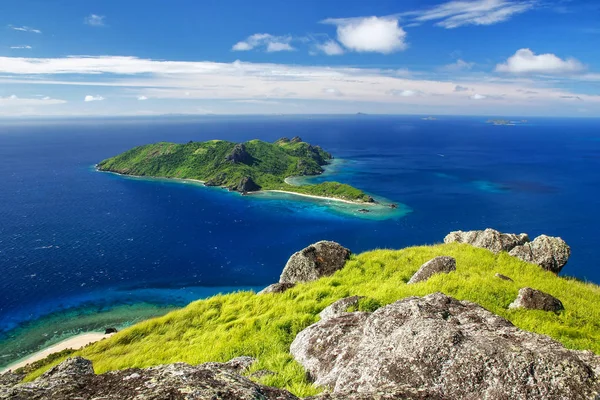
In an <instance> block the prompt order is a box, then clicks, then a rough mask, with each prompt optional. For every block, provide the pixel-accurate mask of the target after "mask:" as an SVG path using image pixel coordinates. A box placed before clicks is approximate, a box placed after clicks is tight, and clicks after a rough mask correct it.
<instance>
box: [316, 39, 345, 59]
mask: <svg viewBox="0 0 600 400" xmlns="http://www.w3.org/2000/svg"><path fill="white" fill-rule="evenodd" d="M316 48H317V49H318V50H319V51H320V52H322V53H325V54H327V55H328V56H339V55H342V54H344V49H343V48H342V46H340V45H339V43H338V42H336V41H335V40H328V41H326V42H324V43H318V44H317V45H316Z"/></svg>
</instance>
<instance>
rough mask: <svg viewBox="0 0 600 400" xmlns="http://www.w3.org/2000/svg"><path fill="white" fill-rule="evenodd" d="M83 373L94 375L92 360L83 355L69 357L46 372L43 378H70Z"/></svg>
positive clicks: (41, 377)
mask: <svg viewBox="0 0 600 400" xmlns="http://www.w3.org/2000/svg"><path fill="white" fill-rule="evenodd" d="M82 375H94V368H93V367H92V362H91V361H90V360H86V359H85V358H83V357H73V358H67V359H66V360H65V361H63V362H62V363H60V364H58V365H57V366H55V367H53V368H51V369H49V370H48V371H46V372H44V373H43V374H42V375H41V376H40V379H41V380H50V379H52V380H56V379H70V378H72V377H79V376H82Z"/></svg>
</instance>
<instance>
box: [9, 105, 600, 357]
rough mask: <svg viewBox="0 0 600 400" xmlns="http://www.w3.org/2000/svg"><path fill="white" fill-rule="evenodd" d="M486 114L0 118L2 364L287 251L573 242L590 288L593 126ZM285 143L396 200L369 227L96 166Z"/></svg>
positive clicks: (241, 283)
mask: <svg viewBox="0 0 600 400" xmlns="http://www.w3.org/2000/svg"><path fill="white" fill-rule="evenodd" d="M486 120H487V118H466V117H461V118H443V117H439V118H438V120H436V121H423V120H421V118H420V117H384V116H382V117H374V116H360V117H354V116H347V117H311V118H304V117H293V118H292V117H252V118H250V117H244V118H241V117H239V118H234V117H228V118H223V117H205V118H198V119H181V118H172V119H168V118H163V119H131V120H70V121H58V120H52V121H30V122H3V123H1V124H0V128H1V129H0V160H1V162H0V178H1V179H2V183H3V186H2V190H1V191H0V222H1V223H0V273H2V277H3V279H2V280H0V366H1V365H3V364H6V363H8V362H9V361H10V360H14V359H16V358H18V357H19V356H21V355H23V354H24V353H26V352H29V351H33V350H35V349H37V348H39V347H40V346H43V345H44V342H51V341H56V340H58V339H59V338H63V337H64V336H65V335H71V334H73V333H76V332H78V331H81V330H84V329H101V328H103V327H104V326H105V325H126V324H128V323H131V322H133V321H135V320H137V319H138V318H145V317H147V316H150V315H157V314H161V313H164V312H166V311H167V310H169V309H171V308H172V307H173V306H181V305H183V304H186V303H187V302H189V301H192V300H194V299H197V298H201V297H204V296H207V295H210V294H212V293H215V292H221V291H235V290H242V289H247V288H260V287H263V286H266V285H267V284H269V283H272V282H275V281H277V279H278V277H279V274H280V272H281V270H282V268H283V266H284V265H285V262H286V261H287V259H288V258H289V256H290V255H291V254H292V253H294V252H295V251H297V250H299V249H301V248H303V247H305V246H307V245H308V244H310V243H313V242H316V241H318V240H336V241H338V242H340V243H342V244H343V245H344V246H346V247H348V248H350V249H351V250H352V251H354V252H361V251H365V250H369V249H374V248H402V247H406V246H409V245H416V244H425V243H435V242H440V241H441V240H442V239H443V237H444V236H445V235H446V234H447V233H448V232H449V231H452V230H456V229H482V228H486V227H494V228H496V229H499V230H503V231H507V232H528V233H529V234H530V235H531V236H536V235H539V234H542V233H546V234H550V235H558V236H562V237H563V238H564V239H565V240H566V241H567V242H568V243H569V244H570V245H571V247H572V249H573V255H572V257H571V260H570V261H569V264H568V265H567V267H565V269H564V273H565V274H568V275H573V276H576V277H579V278H581V279H589V280H592V281H595V282H600V272H599V270H598V269H597V268H596V267H595V265H596V263H595V259H596V255H595V253H596V247H597V246H596V244H597V242H598V239H599V238H598V233H597V229H595V227H597V226H598V225H599V224H600V214H599V213H598V202H597V199H598V198H599V197H600V176H599V175H598V173H597V171H599V170H600V142H599V141H598V137H599V135H600V134H599V132H600V129H599V128H600V122H599V121H598V120H567V119H565V120H559V119H539V120H531V119H530V123H529V124H526V125H517V126H493V125H489V124H486V123H485V121H486ZM296 135H299V136H301V137H303V139H305V140H306V141H309V142H311V143H314V144H318V145H321V146H322V147H323V148H325V149H326V150H328V151H330V152H332V153H333V154H334V155H335V156H336V157H339V158H340V159H341V161H340V162H339V164H336V165H334V166H333V168H332V170H331V171H330V175H327V174H325V175H324V176H319V177H315V178H313V179H314V180H315V181H319V180H323V179H329V178H334V179H335V180H337V181H340V182H343V183H348V184H351V185H353V186H356V187H358V188H361V189H363V190H365V191H367V192H369V193H372V194H375V195H376V196H380V197H381V198H384V199H387V200H389V201H392V202H394V203H397V204H402V205H404V206H403V207H401V208H399V209H398V210H395V211H394V213H395V214H394V215H393V217H391V218H390V217H389V215H386V216H384V217H382V218H378V216H377V215H376V214H369V215H358V214H356V213H354V211H353V210H344V206H343V205H341V204H335V205H332V204H327V202H323V201H314V200H312V199H307V198H302V199H301V198H299V197H298V196H291V195H279V194H278V195H274V194H265V195H260V196H256V197H254V196H240V195H239V194H237V193H229V192H227V191H224V190H221V189H216V188H205V187H201V186H199V185H196V184H182V183H180V182H173V181H165V180H148V179H128V178H123V177H120V176H116V175H113V174H106V173H98V172H96V171H94V170H93V168H92V167H91V166H93V165H94V164H96V163H97V162H99V161H100V160H102V159H104V158H107V157H110V156H113V155H115V154H118V153H120V152H122V151H125V150H127V149H129V148H131V147H133V146H136V145H141V144H145V143H150V142H158V141H174V142H187V141H189V140H199V141H200V140H209V139H215V138H218V139H227V140H233V141H245V140H250V139H254V138H260V139H262V140H276V139H278V138H279V137H281V136H288V137H293V136H296ZM386 211H389V210H386ZM353 213H354V214H353ZM98 311H102V312H100V313H98ZM82 315H87V316H91V317H90V318H81V316H82ZM111 315H112V316H111ZM15 343H17V344H18V345H15Z"/></svg>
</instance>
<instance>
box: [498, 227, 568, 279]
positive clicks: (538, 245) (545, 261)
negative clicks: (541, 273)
mask: <svg viewBox="0 0 600 400" xmlns="http://www.w3.org/2000/svg"><path fill="white" fill-rule="evenodd" d="M509 254H510V255H511V256H513V257H517V258H520V259H521V260H523V261H526V262H530V263H533V264H537V265H539V266H540V267H542V268H544V269H546V270H548V271H552V272H554V273H556V274H558V273H559V272H560V270H561V269H562V268H563V267H564V266H565V264H567V261H569V256H570V255H571V248H570V247H569V246H568V245H567V243H565V241H564V240H562V239H561V238H559V237H552V236H546V235H541V236H538V237H537V238H535V239H534V241H533V242H530V243H525V244H523V245H521V246H517V247H515V248H514V249H512V250H511V251H510V253H509Z"/></svg>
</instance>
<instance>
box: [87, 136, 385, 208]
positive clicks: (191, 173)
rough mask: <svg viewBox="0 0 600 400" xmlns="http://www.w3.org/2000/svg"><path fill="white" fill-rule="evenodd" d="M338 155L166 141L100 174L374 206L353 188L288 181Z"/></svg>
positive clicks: (285, 143)
mask: <svg viewBox="0 0 600 400" xmlns="http://www.w3.org/2000/svg"><path fill="white" fill-rule="evenodd" d="M332 159H333V156H332V155H331V154H330V153H328V152H326V151H325V150H323V149H322V148H321V147H319V146H313V145H311V144H309V143H306V142H304V141H302V139H301V138H299V137H294V138H292V139H288V138H281V139H279V140H277V141H276V142H275V143H268V142H263V141H261V140H250V141H248V142H245V143H234V142H229V141H225V140H210V141H207V142H193V141H191V142H188V143H186V144H175V143H167V142H160V143H155V144H148V145H144V146H139V147H135V148H133V149H131V150H129V151H126V152H125V153H122V154H120V155H117V156H115V157H112V158H109V159H106V160H104V161H102V162H100V163H98V165H97V168H98V170H100V171H108V172H115V173H119V174H124V175H132V176H143V177H160V178H176V179H189V180H197V181H201V182H203V183H204V184H205V185H206V186H221V187H225V188H228V189H229V190H233V191H237V192H240V193H244V194H247V193H252V192H257V191H261V190H279V191H285V192H293V193H298V194H305V195H313V196H319V197H327V198H332V199H339V200H345V201H352V202H357V203H374V200H373V198H372V197H371V196H369V195H368V194H366V193H365V192H363V191H361V190H359V189H356V188H354V187H352V186H350V185H346V184H342V183H338V182H322V183H319V184H314V185H302V186H294V185H290V184H287V183H286V182H285V179H286V178H288V177H292V176H310V175H319V174H321V173H323V172H324V169H323V166H325V165H327V164H328V163H329V162H330V160H332Z"/></svg>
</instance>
